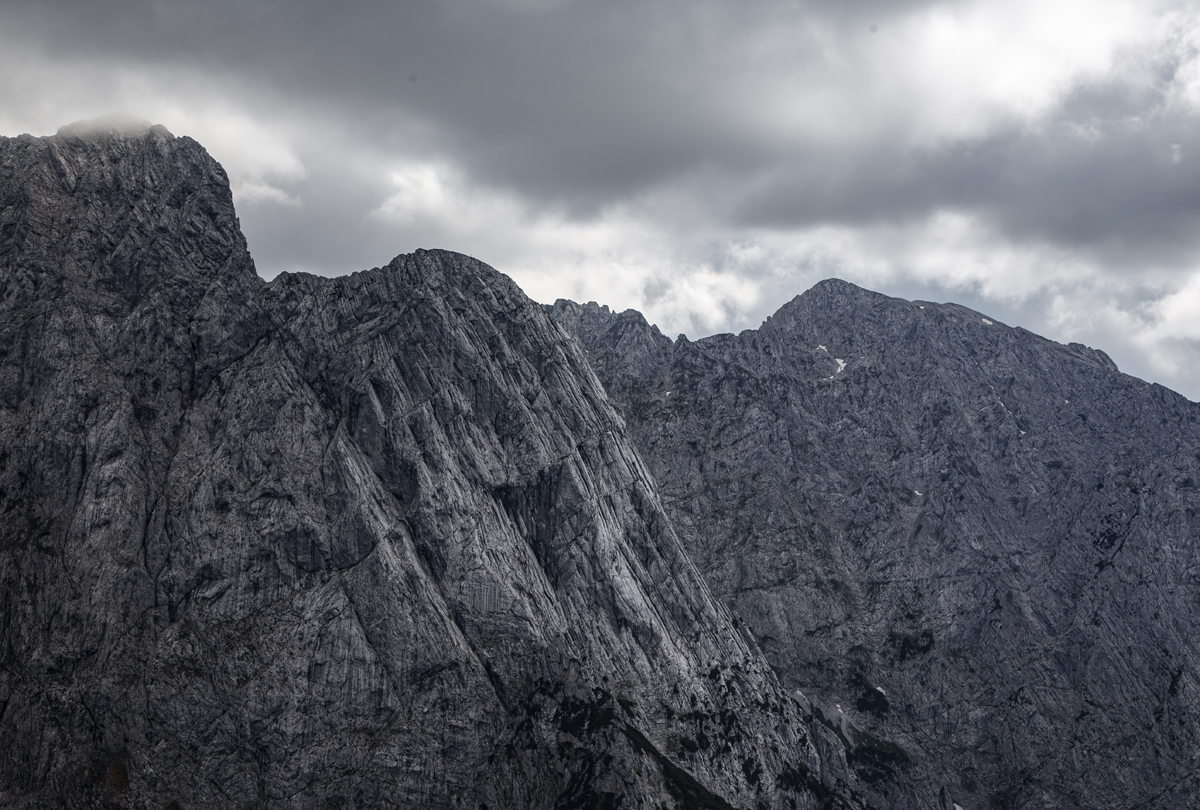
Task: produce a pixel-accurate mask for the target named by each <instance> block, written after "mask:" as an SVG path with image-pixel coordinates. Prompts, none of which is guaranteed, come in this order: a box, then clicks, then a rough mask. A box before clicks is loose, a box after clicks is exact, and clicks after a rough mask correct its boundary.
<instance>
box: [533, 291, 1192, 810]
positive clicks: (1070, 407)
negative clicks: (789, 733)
mask: <svg viewBox="0 0 1200 810" xmlns="http://www.w3.org/2000/svg"><path fill="white" fill-rule="evenodd" d="M547 309H548V310H549V311H551V312H552V314H553V315H554V317H555V318H556V319H557V320H558V321H559V323H560V324H562V325H563V326H564V327H565V328H566V330H567V331H568V332H570V333H572V334H574V335H576V336H577V337H578V338H579V340H580V341H581V342H582V343H583V345H584V346H585V347H586V348H587V350H588V357H589V360H590V361H591V363H592V366H593V368H594V369H595V370H596V372H597V374H598V375H599V377H600V379H601V381H602V382H603V383H604V385H605V387H606V389H607V391H608V393H609V395H610V396H612V397H613V399H614V400H615V401H616V402H618V403H619V404H620V406H621V408H622V410H623V411H624V414H625V417H626V419H627V420H628V424H629V427H630V432H631V435H632V436H633V438H634V440H635V443H636V445H637V446H638V449H639V450H640V451H641V453H642V457H643V458H644V459H645V460H646V462H647V464H648V466H649V467H650V470H651V472H652V474H653V477H654V479H655V481H656V482H657V483H658V485H659V489H660V492H662V494H663V498H664V502H665V503H666V505H667V507H666V508H667V512H668V514H669V516H670V517H671V519H672V521H673V522H674V524H675V526H676V528H677V530H678V531H679V532H680V535H681V536H682V537H683V539H684V542H685V545H686V546H687V548H688V551H689V553H691V554H692V556H693V558H694V559H695V560H696V562H697V564H698V565H699V567H700V568H701V570H702V571H703V572H704V574H705V577H706V578H707V580H708V582H709V585H710V586H711V587H712V589H713V590H714V591H715V592H716V593H717V594H718V595H719V596H720V597H721V598H722V599H723V600H724V601H725V602H726V604H728V605H729V606H730V607H731V608H732V609H733V610H734V611H735V612H736V614H737V615H738V616H739V617H741V619H742V620H744V621H745V623H746V624H747V625H748V626H749V627H750V628H751V630H752V631H753V633H754V635H755V637H756V638H757V640H758V641H759V643H760V644H761V645H762V647H763V649H764V651H765V652H766V654H767V656H768V658H769V659H770V661H771V662H772V664H773V665H774V666H776V667H777V668H778V671H779V672H780V673H781V677H782V678H783V680H784V681H785V683H787V684H788V685H789V686H791V687H798V688H800V689H803V690H804V691H806V692H809V693H810V694H811V696H812V697H813V699H814V703H815V704H816V705H818V706H819V707H820V710H821V711H822V712H823V713H824V716H825V717H826V718H827V719H831V718H836V720H837V724H838V725H839V726H840V727H841V728H842V729H849V730H850V731H849V732H844V736H845V738H846V740H845V745H846V748H847V756H848V759H849V762H850V765H851V769H852V771H855V772H857V773H858V775H859V777H860V778H861V779H863V780H864V781H868V782H872V784H874V786H875V788H876V789H877V790H878V791H880V792H881V793H883V794H888V795H894V793H892V790H893V788H892V787H891V786H892V785H893V784H894V785H902V784H903V783H905V781H906V780H907V782H908V783H909V784H912V783H921V784H925V785H928V786H929V787H930V788H931V789H936V790H939V792H940V795H941V800H942V801H943V803H944V805H945V806H946V807H951V806H952V805H958V806H961V807H963V808H967V810H983V808H1017V807H1020V808H1047V807H1057V808H1133V807H1138V808H1155V809H1156V810H1157V809H1158V808H1186V807H1195V806H1197V804H1198V803H1200V770H1198V768H1197V766H1198V764H1200V763H1198V757H1200V738H1198V732H1200V714H1198V712H1197V708H1198V707H1200V681H1198V679H1197V672H1198V671H1200V670H1198V668H1197V665H1198V664H1200V660H1198V658H1197V654H1198V650H1197V632H1196V629H1197V627H1198V626H1200V624H1198V621H1200V602H1198V601H1197V597H1198V596H1200V580H1198V572H1200V542H1198V541H1200V517H1198V513H1200V490H1198V486H1200V405H1197V404H1196V403H1192V402H1189V401H1187V400H1186V399H1184V398H1183V397H1181V396H1179V395H1177V394H1175V393H1173V392H1171V391H1168V390H1166V389H1164V388H1162V387H1160V386H1158V385H1150V384H1147V383H1145V382H1142V381H1140V380H1136V379H1133V378H1131V377H1128V376H1125V375H1122V374H1120V373H1119V372H1118V371H1117V370H1116V367H1115V365H1114V364H1113V363H1112V361H1111V360H1109V358H1108V357H1107V356H1106V355H1105V354H1104V353H1103V352H1099V351H1095V350H1092V349H1089V348H1087V347H1084V346H1081V345H1078V344H1072V345H1070V346H1063V345H1059V344H1056V343H1053V342H1051V341H1048V340H1044V339H1042V338H1040V337H1037V336H1035V335H1033V334H1030V333H1029V332H1026V331H1024V330H1022V329H1013V328H1010V327H1008V326H1005V325H1004V324H1001V323H998V322H995V321H994V320H993V319H990V318H987V317H985V316H983V315H981V314H980V313H977V312H972V311H970V310H968V309H965V308H963V307H959V306H955V305H950V304H946V305H939V304H933V303H928V302H909V301H903V300H899V299H894V298H888V297H885V296H882V295H878V294H875V293H871V292H868V291H866V290H862V289H859V288H857V287H855V286H853V285H851V284H847V283H845V282H841V281H836V280H831V281H825V282H822V283H820V284H818V285H817V286H816V287H814V288H813V289H812V290H810V291H808V292H807V293H805V294H804V295H802V296H799V297H798V298H796V299H795V300H793V301H792V302H791V303H789V304H787V305H786V306H784V307H783V308H782V309H781V310H779V312H777V313H776V314H775V315H774V316H773V317H771V318H769V319H768V320H767V321H766V323H764V324H763V325H762V327H761V328H759V329H758V330H755V331H747V332H742V333H741V334H739V335H716V336H713V337H709V338H705V339H703V340H698V341H694V342H693V341H688V340H687V339H686V338H684V337H682V336H681V337H680V338H679V339H678V340H676V341H671V340H669V339H667V338H665V337H664V336H663V335H661V334H660V333H659V331H658V330H657V329H656V328H654V327H653V326H650V325H649V324H647V323H646V321H645V320H644V319H643V318H642V316H641V315H639V314H638V313H636V312H633V311H628V312H624V313H620V314H618V313H613V312H610V311H608V309H607V308H604V307H598V306H597V305H595V304H588V305H586V306H580V305H578V304H574V303H571V302H567V301H559V302H558V303H557V304H555V305H554V306H553V307H547ZM855 730H857V731H855ZM856 734H861V735H864V736H863V737H861V739H867V738H869V739H874V740H878V741H887V744H884V745H876V746H875V747H874V748H870V747H868V748H867V749H866V750H861V749H862V746H861V744H860V743H858V742H857V740H859V739H860V737H858V736H856ZM889 746H893V747H889ZM900 789H901V790H902V789H903V788H900Z"/></svg>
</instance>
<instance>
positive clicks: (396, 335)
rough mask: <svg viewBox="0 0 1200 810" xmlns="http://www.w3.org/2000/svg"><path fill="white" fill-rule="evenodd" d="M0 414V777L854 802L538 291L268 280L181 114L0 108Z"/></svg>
mask: <svg viewBox="0 0 1200 810" xmlns="http://www.w3.org/2000/svg"><path fill="white" fill-rule="evenodd" d="M0 448H2V449H0V513H2V515H3V521H2V523H0V739H3V740H4V741H5V744H4V745H3V746H0V804H3V805H4V806H18V807H21V806H28V807H57V806H63V807H91V806H95V807H101V806H103V807H129V808H142V807H146V808H162V807H173V808H175V807H185V808H205V807H212V808H217V807H222V808H224V807H251V806H254V807H364V808H365V807H405V808H413V807H430V808H432V807H453V808H470V810H479V808H484V807H487V808H493V810H494V809H495V808H551V807H561V808H573V807H589V808H615V807H618V806H619V807H622V808H633V807H645V808H650V807H654V808H658V807H674V806H680V807H710V808H724V807H744V808H750V807H755V808H757V807H760V806H766V807H792V806H796V807H817V806H821V807H832V806H838V807H856V806H865V805H866V804H869V803H872V802H876V803H877V802H878V801H879V798H880V797H879V796H878V795H876V793H874V792H873V790H872V788H871V786H870V785H869V784H867V783H865V782H863V781H862V780H861V779H859V778H858V777H857V776H856V773H855V771H854V770H853V769H852V768H849V767H848V766H847V763H846V760H845V757H844V755H843V753H842V748H841V746H840V743H839V742H838V739H837V737H836V734H835V732H833V731H831V730H830V728H829V727H828V726H827V725H825V724H822V723H820V722H817V721H814V720H813V716H812V714H811V713H810V708H809V704H808V703H807V701H806V700H805V699H804V697H803V696H802V695H791V694H788V693H786V692H784V691H783V690H782V689H781V688H780V686H779V684H778V682H777V681H776V680H775V676H774V675H773V674H772V672H771V671H770V669H769V668H768V667H767V666H766V664H765V663H764V661H763V659H762V657H761V655H760V653H759V652H758V651H757V648H756V647H755V645H754V642H753V641H752V640H751V639H750V638H749V636H748V635H746V634H745V633H744V632H743V631H742V630H739V628H738V626H737V622H736V621H735V620H733V619H731V617H730V614H729V613H728V612H727V609H726V608H725V607H723V606H722V605H721V604H720V603H719V602H718V601H716V600H715V599H714V598H713V596H712V595H711V593H710V591H709V589H708V587H707V586H706V584H705V583H704V581H703V578H702V577H701V576H700V574H699V573H698V571H697V569H696V568H695V566H694V565H693V563H692V561H691V560H690V559H689V557H688V556H687V554H686V553H685V552H684V550H683V547H682V545H681V544H680V542H679V540H678V539H677V537H676V534H675V532H674V530H673V528H672V525H671V522H670V519H669V516H668V513H667V512H666V511H665V510H664V507H663V505H662V503H661V500H660V496H659V494H658V491H657V489H656V487H655V484H654V483H653V479H652V477H651V475H650V474H649V473H648V471H647V469H646V468H645V466H644V465H643V463H642V461H641V459H640V457H639V455H638V452H637V451H636V450H635V449H634V447H633V445H632V444H631V443H630V441H629V440H628V439H627V437H626V428H625V425H624V422H623V420H622V418H621V417H620V416H619V414H618V413H617V411H616V410H615V409H614V407H613V406H612V405H611V404H610V403H609V401H608V399H607V397H606V395H605V393H604V391H603V389H602V388H601V386H600V384H599V382H598V381H597V379H596V377H595V375H594V374H593V373H592V371H591V370H590V369H589V367H588V365H587V363H586V361H585V359H584V358H583V355H582V354H581V352H580V350H579V348H578V346H577V345H576V344H575V342H574V341H573V340H571V339H570V338H568V336H567V335H566V334H565V333H564V332H562V330H561V329H559V328H558V327H557V326H556V325H555V324H554V323H553V322H552V321H551V319H550V317H549V316H548V314H547V313H545V312H544V311H543V310H542V309H541V308H540V307H538V306H536V305H534V304H532V303H531V302H530V301H529V300H528V299H527V298H526V297H525V296H524V295H523V294H522V293H521V292H520V290H518V289H517V288H516V286H515V285H513V284H512V282H511V281H509V280H508V279H507V278H505V277H504V276H501V275H500V274H498V273H496V272H495V271H494V270H492V269H490V268H488V267H486V266H485V265H482V264H480V263H479V262H477V261H475V260H473V259H470V258H467V257H465V256H461V255H458V254H453V253H446V252H438V251H428V252H426V251H420V252H418V253H416V254H412V255H408V256H400V257H398V258H397V259H395V260H394V261H393V262H392V263H391V264H389V265H388V266H387V267H384V268H378V269H375V270H371V271H368V272H363V273H357V274H355V275H353V276H349V277H345V278H338V279H321V278H315V277H311V276H295V275H283V276H281V277H279V278H277V279H276V280H275V281H273V282H272V283H270V284H265V283H263V282H262V281H261V280H260V279H259V278H258V277H257V276H256V275H255V272H254V267H253V264H252V262H251V260H250V257H249V256H248V254H247V251H246V245H245V241H244V239H243V237H242V235H241V233H240V231H239V229H238V226H237V220H236V218H235V216H234V211H233V205H232V199H231V196H230V192H229V187H228V183H227V181H226V177H225V175H224V172H223V171H222V170H221V168H220V166H218V165H217V164H216V163H215V162H214V161H213V160H212V159H211V158H210V157H209V156H208V155H207V154H206V153H205V152H204V150H203V149H202V148H201V147H200V146H199V145H198V144H196V143H195V142H194V141H191V140H189V139H187V138H175V137H173V136H171V135H170V133H168V132H166V131H165V130H163V129H162V128H158V127H155V128H150V129H147V130H145V131H140V132H124V133H122V132H114V131H105V130H103V129H100V130H99V131H95V132H91V133H86V134H81V133H78V132H71V131H64V132H61V133H60V134H59V135H57V136H55V137H51V138H31V137H28V136H22V137H20V138H15V139H0ZM1190 677H1191V676H1190V674H1189V675H1188V676H1186V678H1185V679H1184V680H1182V681H1181V686H1180V687H1179V688H1182V689H1185V690H1186V689H1190V688H1191V686H1190V684H1191V681H1190V680H1188V678H1190ZM914 795H915V794H914Z"/></svg>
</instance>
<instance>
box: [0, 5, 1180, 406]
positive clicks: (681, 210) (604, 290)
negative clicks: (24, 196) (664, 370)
mask: <svg viewBox="0 0 1200 810" xmlns="http://www.w3.org/2000/svg"><path fill="white" fill-rule="evenodd" d="M109 113H125V114H130V115H135V116H139V117H141V118H145V119H149V120H151V121H153V122H156V123H162V124H165V125H166V126H167V128H168V129H170V130H171V131H172V132H174V133H175V134H176V135H190V136H192V137H194V138H196V139H197V140H199V141H200V142H201V143H202V144H204V145H205V146H206V147H207V148H208V150H209V151H210V152H211V153H212V154H213V155H214V156H215V157H216V158H217V159H218V160H219V161H221V163H222V164H223V165H224V166H225V168H226V169H227V170H228V172H229V175H230V177H231V179H232V181H233V186H234V195H235V199H236V201H237V204H238V212H239V215H240V217H241V221H242V226H243V229H244V230H245V232H246V236H247V238H248V239H249V242H250V249H251V252H252V253H253V255H254V258H255V261H256V264H257V266H258V269H259V273H260V274H262V275H263V276H264V277H266V278H272V277H274V276H275V275H276V274H277V273H279V272H281V271H285V270H288V271H292V270H306V271H309V272H314V273H321V274H325V275H335V274H342V273H348V272H353V271H355V270H361V269H366V268H369V267H374V266H378V265H382V264H385V263H387V261H389V260H390V259H391V257H392V256H394V255H396V254H398V253H406V252H410V251H412V250H414V249H416V248H419V247H425V248H434V247H442V248H449V249H452V250H458V251H462V252H464V253H469V254H472V255H474V256H476V257H478V258H480V259H482V260H483V261H486V262H487V263H489V264H491V265H493V266H494V267H496V268H497V269H499V270H501V271H503V272H505V273H508V274H509V275H510V276H512V277H513V278H515V279H516V280H517V282H518V283H520V284H521V286H522V287H523V288H524V289H525V291H526V292H527V293H528V294H529V295H530V296H532V297H533V298H534V299H536V300H539V301H546V302H548V301H553V300H554V299H556V298H559V297H564V298H573V299H575V300H584V301H586V300H596V301H599V302H601V303H606V304H609V305H610V306H613V307H615V308H617V309H624V308H626V307H634V308H636V309H639V310H641V311H643V312H644V313H646V315H647V316H648V317H649V318H650V320H652V321H654V322H657V323H658V324H659V325H660V326H661V327H662V328H663V331H664V332H666V333H667V334H670V335H672V336H673V335H675V334H677V333H679V332H685V333H687V334H688V335H689V336H690V337H692V338H695V337H698V336H702V335H706V334H711V333H713V332H719V331H738V330H741V329H745V328H752V327H755V326H757V325H758V324H759V323H760V322H761V321H762V320H763V318H765V317H766V316H767V315H769V314H770V313H771V312H773V311H774V310H775V309H777V308H778V307H779V306H780V305H782V304H783V303H784V302H786V301H787V300H789V299H790V298H791V297H792V296H794V295H796V294H798V293H800V292H803V291H804V290H805V289H807V288H808V287H809V286H811V285H812V284H813V283H814V282H816V281H818V280H820V279H822V278H827V277H830V276H838V277H841V278H844V279H847V280H849V281H853V282H855V283H858V284H861V285H863V286H865V287H869V288H872V289H875V290H879V291H881V292H885V293H889V294H892V295H900V296H904V297H909V298H912V297H919V298H924V299H929V300H937V301H956V302H959V303H963V304H966V305H968V306H971V307H974V308H975V309H979V310H981V311H983V312H985V313H988V314H990V315H992V316H994V317H996V318H998V319H999V320H1002V321H1004V322H1007V323H1009V324H1012V325H1020V326H1024V327H1026V328H1028V329H1031V330H1033V331H1035V332H1038V333H1041V334H1044V335H1046V336H1048V337H1052V338H1054V339H1056V340H1061V341H1064V342H1065V341H1080V342H1083V343H1087V344H1089V345H1092V346H1096V347H1098V348H1101V349H1104V350H1105V351H1107V352H1108V353H1109V354H1110V355H1112V356H1113V358H1114V359H1115V360H1116V361H1117V362H1118V364H1119V365H1120V366H1121V368H1122V370H1124V371H1126V372H1128V373H1131V374H1135V375H1137V376H1140V377H1144V378H1146V379H1150V380H1154V381H1157V382H1161V383H1163V384H1164V385H1167V386H1169V387H1171V388H1174V389H1175V390H1178V391H1181V392H1182V393H1184V394H1186V395H1187V396H1189V397H1190V398H1192V399H1197V398H1200V227H1198V226H1200V127H1198V126H1197V124H1198V123H1200V7H1198V4H1197V2H1179V1H1178V0H1165V1H1164V2H1155V0H1086V2H1085V1H1083V0H1079V1H1078V2H1077V1H1076V0H975V1H973V2H938V3H930V2H902V1H898V2H875V1H874V0H858V1H857V2H847V1H846V0H841V1H840V2H835V1H834V0H827V1H824V2H794V3H787V2H775V3H772V2H761V3H754V2H748V1H747V0H742V2H737V3H735V2H720V0H687V1H686V2H684V1H683V0H670V1H669V2H648V1H647V0H639V1H638V2H629V3H627V2H624V1H623V0H608V1H607V2H587V3H585V2H581V1H575V0H462V1H461V2H450V0H439V2H395V0H391V1H389V2H358V3H349V4H347V3H342V4H333V3H328V2H306V1H305V0H277V1H275V2H257V3H255V2H245V1H244V0H236V1H235V0H216V1H215V2H214V1H213V0H206V2H203V3H200V2H195V0H192V1H191V2H178V1H177V0H129V2H104V0H91V2H79V3H71V2H53V3H51V2H44V1H43V2H36V3H32V2H31V3H18V2H10V1H9V0H0V134H7V135H16V134H19V133H22V132H30V133H33V134H35V135H45V134H52V133H53V132H54V131H55V130H57V129H58V128H59V127H60V126H62V125H64V124H66V123H69V122H71V121H75V120H79V119H85V118H93V117H96V116H99V115H103V114H109Z"/></svg>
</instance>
